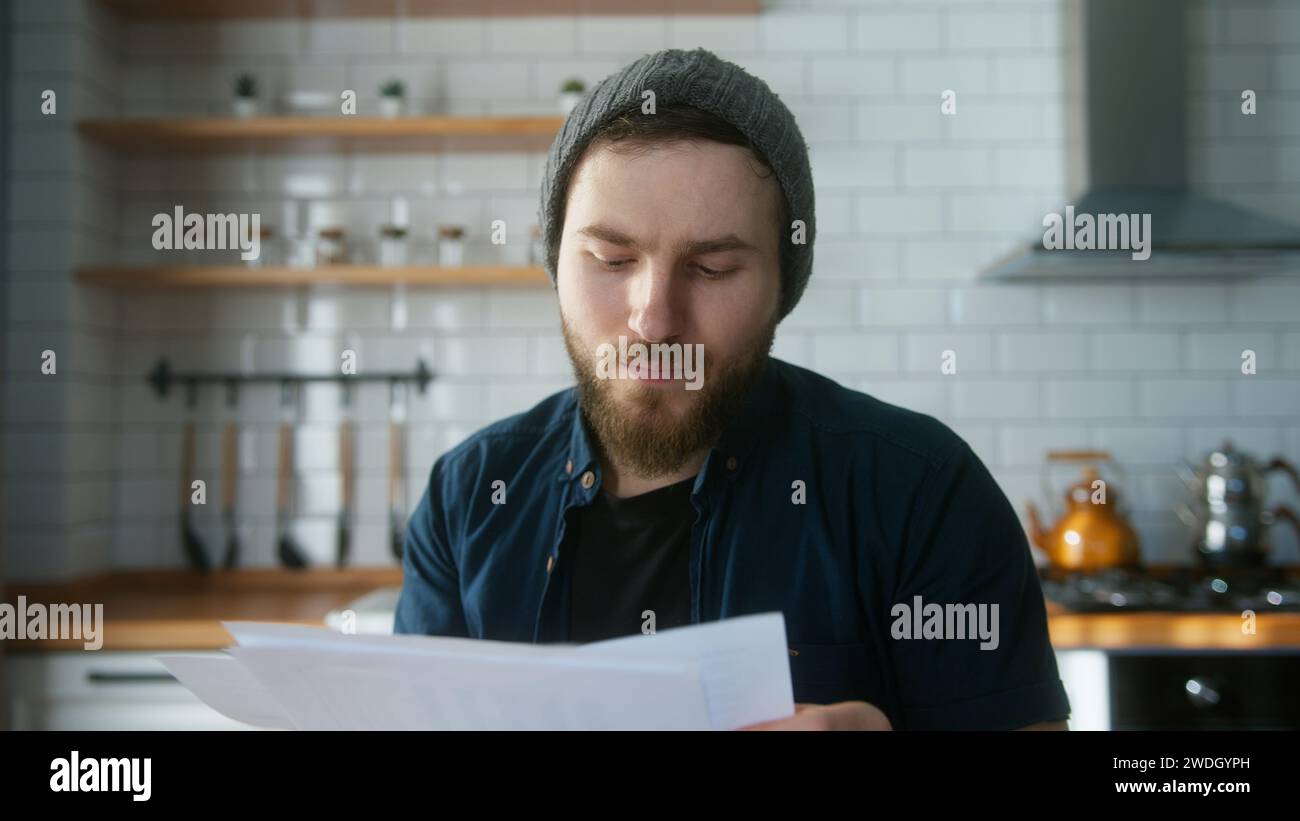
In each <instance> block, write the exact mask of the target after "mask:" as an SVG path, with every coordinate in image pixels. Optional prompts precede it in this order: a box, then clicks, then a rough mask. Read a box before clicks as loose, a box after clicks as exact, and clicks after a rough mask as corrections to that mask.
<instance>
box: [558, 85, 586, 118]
mask: <svg viewBox="0 0 1300 821" xmlns="http://www.w3.org/2000/svg"><path fill="white" fill-rule="evenodd" d="M586 90H587V84H586V83H584V82H583V81H582V80H579V79H578V78H577V77H570V78H569V79H567V80H565V81H564V84H563V85H561V86H560V112H561V113H562V114H564V115H566V116H567V115H568V113H569V112H570V111H573V109H574V108H575V107H576V106H577V105H578V101H580V100H581V99H582V95H583V92H585V91H586Z"/></svg>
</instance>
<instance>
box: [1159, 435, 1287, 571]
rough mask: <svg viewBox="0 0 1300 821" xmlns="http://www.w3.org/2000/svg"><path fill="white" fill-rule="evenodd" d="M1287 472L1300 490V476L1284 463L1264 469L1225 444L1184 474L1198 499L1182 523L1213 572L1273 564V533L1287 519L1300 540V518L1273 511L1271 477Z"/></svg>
mask: <svg viewBox="0 0 1300 821" xmlns="http://www.w3.org/2000/svg"><path fill="white" fill-rule="evenodd" d="M1275 470H1281V471H1284V472H1285V473H1287V474H1288V475H1290V477H1291V479H1292V481H1294V482H1295V484H1296V488H1297V490H1300V473H1297V472H1296V469H1295V468H1294V467H1293V466H1292V465H1291V464H1290V463H1289V462H1287V461H1285V460H1284V459H1281V458H1280V457H1275V458H1273V459H1272V460H1270V461H1269V462H1268V463H1267V464H1261V462H1259V461H1258V460H1256V459H1255V458H1254V457H1252V456H1250V455H1249V454H1247V453H1242V452H1241V451H1238V450H1237V449H1235V448H1234V447H1233V446H1232V442H1231V441H1226V440H1225V441H1224V443H1223V446H1222V447H1220V448H1219V449H1218V450H1214V451H1211V452H1210V453H1207V454H1206V455H1205V457H1204V458H1203V459H1201V461H1200V462H1199V463H1197V464H1186V465H1183V466H1181V467H1180V468H1179V470H1178V473H1179V476H1180V477H1181V478H1182V480H1183V482H1184V484H1186V485H1187V489H1188V490H1189V491H1191V493H1192V502H1191V504H1190V505H1180V506H1179V507H1178V509H1177V510H1178V515H1179V518H1181V519H1182V520H1183V522H1184V523H1186V524H1187V525H1188V526H1189V527H1190V528H1192V545H1193V548H1194V549H1195V551H1196V554H1197V555H1198V556H1199V557H1200V559H1201V560H1202V561H1203V562H1204V563H1205V564H1206V565H1207V566H1209V567H1214V568H1218V567H1259V566H1261V565H1264V564H1265V563H1266V562H1267V560H1268V550H1269V540H1268V529H1269V527H1271V526H1272V524H1273V523H1274V522H1275V521H1277V520H1278V519H1285V520H1287V521H1288V522H1290V524H1291V525H1292V526H1293V527H1295V529H1296V533H1297V534H1300V517H1297V516H1296V514H1295V511H1293V510H1291V508H1289V507H1287V506H1285V505H1276V506H1274V507H1272V508H1268V507H1267V505H1266V502H1265V497H1266V496H1267V493H1268V474H1269V473H1271V472H1273V471H1275Z"/></svg>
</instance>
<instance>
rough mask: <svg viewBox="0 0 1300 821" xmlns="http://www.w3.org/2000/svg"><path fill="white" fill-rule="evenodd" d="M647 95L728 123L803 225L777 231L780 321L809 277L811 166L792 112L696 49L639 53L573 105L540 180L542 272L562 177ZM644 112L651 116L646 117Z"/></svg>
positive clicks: (741, 73) (564, 187) (548, 261)
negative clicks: (799, 235) (797, 239)
mask: <svg viewBox="0 0 1300 821" xmlns="http://www.w3.org/2000/svg"><path fill="white" fill-rule="evenodd" d="M646 90H650V91H653V92H654V101H655V106H656V107H658V106H662V105H672V104H674V103H679V104H685V105H690V106H694V107H696V108H699V109H701V110H703V111H707V112H711V113H713V114H715V115H717V116H719V117H721V118H722V119H724V120H726V121H727V122H729V123H731V124H732V125H733V126H735V127H736V129H737V130H739V131H740V132H741V133H742V134H744V135H745V136H746V137H747V138H748V139H749V141H750V142H751V143H752V144H753V145H754V146H755V147H756V148H757V149H758V150H759V151H760V152H761V153H762V154H763V156H765V157H766V159H767V162H768V164H769V165H770V166H771V168H772V171H774V172H775V174H776V178H777V181H778V182H779V183H780V184H781V188H782V189H783V190H784V191H785V197H786V202H787V203H789V206H790V212H789V213H790V219H791V221H794V220H802V221H803V223H804V232H803V240H804V241H803V242H802V243H799V244H795V243H793V242H792V241H791V233H792V229H791V228H790V226H785V230H783V231H782V235H781V251H782V254H781V257H782V261H783V270H782V271H781V277H782V289H781V290H782V296H781V307H780V317H781V318H784V317H785V316H786V315H787V314H789V313H790V311H791V310H792V309H793V308H794V306H795V304H796V303H797V302H798V301H799V297H801V296H802V295H803V290H804V287H805V286H806V285H807V284H808V277H809V275H811V274H812V259H813V239H814V237H815V236H816V225H817V224H816V220H815V218H814V214H813V181H812V171H811V170H810V168H809V165H808V147H807V146H806V145H805V144H804V140H803V134H801V133H800V131H799V126H798V125H797V124H796V123H795V120H794V115H793V114H791V113H790V109H788V108H786V106H785V104H784V103H782V102H781V100H780V98H779V97H777V96H776V94H775V93H774V92H773V91H772V89H770V88H768V86H767V83H765V82H763V81H762V80H760V79H758V78H757V77H755V76H753V75H752V74H749V73H747V72H746V71H745V70H744V69H742V68H741V67H740V66H738V65H736V64H735V63H730V62H727V61H726V60H723V59H721V58H720V57H718V56H717V55H716V54H714V53H713V52H710V51H706V50H704V49H702V48H697V49H695V50H694V51H683V50H681V49H666V50H664V51H659V52H656V53H654V54H647V55H645V56H644V57H641V58H640V59H638V60H636V61H635V62H633V63H631V64H630V65H628V66H626V67H625V68H623V69H622V70H620V71H618V72H617V73H615V74H611V75H610V76H608V77H606V78H605V79H604V80H601V81H600V82H599V83H598V84H597V85H596V87H595V88H593V89H592V90H591V93H589V94H587V95H586V96H585V97H583V99H582V100H581V101H580V102H579V103H578V105H577V107H576V108H574V109H573V111H572V112H571V113H570V114H569V117H568V119H566V120H565V121H564V127H563V128H562V129H560V133H559V136H557V137H556V138H555V142H554V143H552V144H551V151H550V154H549V155H548V156H547V158H546V171H545V173H544V174H543V177H542V198H541V210H540V211H539V213H538V225H539V226H540V227H541V232H542V245H543V250H544V254H543V256H544V258H545V266H546V273H547V274H549V275H550V277H551V282H552V283H554V282H555V276H556V271H555V259H556V257H557V256H558V253H559V247H560V234H561V233H562V229H563V227H564V206H565V200H566V197H567V193H568V187H569V177H570V176H571V175H572V173H573V169H574V168H575V167H576V166H577V163H578V160H579V159H580V158H581V157H582V153H583V151H584V150H586V148H587V146H588V145H589V144H590V142H591V140H592V138H593V137H595V136H596V133H597V132H598V131H599V130H600V129H601V128H602V127H603V126H605V125H606V124H608V123H609V122H611V121H612V120H615V119H617V118H618V117H620V116H622V115H623V114H626V113H629V112H631V111H634V110H635V111H638V112H639V111H640V109H641V106H642V104H643V103H644V102H645V100H644V99H643V97H642V92H643V91H646ZM644 116H653V115H652V114H646V115H644Z"/></svg>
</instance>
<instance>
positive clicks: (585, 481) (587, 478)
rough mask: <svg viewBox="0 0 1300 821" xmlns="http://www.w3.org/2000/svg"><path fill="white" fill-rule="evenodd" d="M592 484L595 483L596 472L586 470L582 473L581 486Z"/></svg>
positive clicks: (587, 486) (588, 486)
mask: <svg viewBox="0 0 1300 821" xmlns="http://www.w3.org/2000/svg"><path fill="white" fill-rule="evenodd" d="M594 484H596V474H594V473H592V472H591V471H587V472H586V473H584V474H582V486H583V487H585V488H590V487H591V486H592V485H594Z"/></svg>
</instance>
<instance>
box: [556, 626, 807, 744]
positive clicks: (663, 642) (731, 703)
mask: <svg viewBox="0 0 1300 821" xmlns="http://www.w3.org/2000/svg"><path fill="white" fill-rule="evenodd" d="M579 650H580V651H581V652H584V653H592V654H602V655H609V654H612V653H619V654H622V653H624V652H630V653H633V654H634V655H635V656H636V657H638V658H675V659H690V660H692V661H695V662H696V663H698V664H699V665H700V671H701V674H702V677H703V684H704V692H705V697H706V698H707V699H708V702H709V716H710V719H711V721H712V725H713V727H714V729H718V730H735V729H737V728H739V727H744V726H747V725H750V724H757V723H758V722H760V721H770V720H772V719H775V718H784V717H785V716H789V715H793V714H794V688H793V685H792V684H791V682H790V657H789V648H787V647H786V643H785V619H784V618H783V617H782V615H781V614H780V613H764V614H762V615H757V616H740V617H737V618H732V619H723V620H721V621H714V622H705V623H703V624H693V625H690V626H689V627H677V628H673V629H671V630H664V631H663V632H661V633H655V634H654V635H648V636H627V637H625V638H619V639H610V640H608V641H600V642H595V643H593V644H585V645H582V646H581V647H580V648H579Z"/></svg>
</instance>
